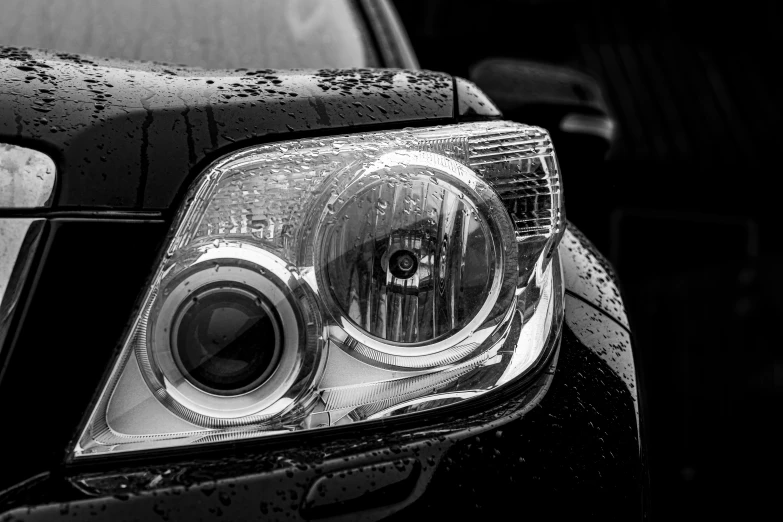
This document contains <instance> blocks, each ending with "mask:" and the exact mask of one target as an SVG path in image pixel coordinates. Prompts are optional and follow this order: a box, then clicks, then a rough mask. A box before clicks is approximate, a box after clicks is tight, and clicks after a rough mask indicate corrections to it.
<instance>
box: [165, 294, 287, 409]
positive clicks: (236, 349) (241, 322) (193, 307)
mask: <svg viewBox="0 0 783 522" xmlns="http://www.w3.org/2000/svg"><path fill="white" fill-rule="evenodd" d="M194 294H195V295H193V296H192V297H191V298H190V299H188V300H187V301H185V302H184V303H183V304H182V306H181V307H180V310H179V313H178V314H177V318H176V319H175V322H174V327H173V328H172V339H171V348H172V352H173V355H174V361H175V362H176V364H177V366H178V367H179V369H180V370H181V371H182V374H183V375H184V376H185V378H186V379H187V380H188V381H190V382H191V383H192V384H193V385H195V386H197V387H199V388H201V389H202V390H204V391H206V392H209V393H214V394H217V395H239V394H241V393H245V392H247V391H250V390H252V389H254V388H257V387H258V386H260V385H261V384H262V383H263V382H264V381H266V379H268V378H269V376H270V375H271V374H272V372H274V370H275V368H276V367H277V364H278V363H279V362H280V355H281V351H282V346H283V331H282V327H281V325H280V318H279V317H278V314H277V313H276V312H275V311H274V307H273V306H272V304H271V303H270V302H269V300H268V299H267V298H265V297H264V296H263V295H261V294H260V293H258V292H257V291H255V290H254V289H252V288H249V287H247V286H246V285H242V284H217V285H213V286H207V287H202V288H200V289H198V291H197V292H194Z"/></svg>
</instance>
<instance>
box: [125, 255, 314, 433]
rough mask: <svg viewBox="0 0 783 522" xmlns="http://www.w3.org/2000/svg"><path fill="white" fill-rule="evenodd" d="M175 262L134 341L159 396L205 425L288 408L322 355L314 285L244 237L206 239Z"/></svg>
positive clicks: (259, 417) (245, 420)
mask: <svg viewBox="0 0 783 522" xmlns="http://www.w3.org/2000/svg"><path fill="white" fill-rule="evenodd" d="M170 263H171V266H172V267H173V268H172V270H171V271H170V272H169V273H168V274H167V275H166V276H163V278H162V279H161V282H160V290H159V292H158V293H157V295H156V296H155V298H154V300H153V301H152V303H151V305H150V309H149V320H148V323H143V327H142V329H141V332H142V335H140V336H139V337H138V339H137V349H136V358H137V360H138V362H139V367H140V369H141V371H142V375H143V377H144V379H145V380H146V381H147V384H148V385H149V386H150V387H151V389H152V390H153V392H154V394H155V396H156V397H157V399H158V400H159V401H160V402H161V403H163V405H164V406H166V407H167V408H169V409H170V410H172V411H173V412H175V413H176V414H177V415H179V416H180V417H182V418H184V419H185V420H187V421H188V422H191V423H193V424H197V425H200V426H206V427H217V426H238V425H247V424H252V423H257V422H262V421H265V420H266V419H270V418H273V417H280V416H281V415H285V414H286V412H288V411H289V410H290V409H291V408H292V407H293V405H295V404H296V401H297V399H298V397H299V396H300V395H301V394H303V393H307V391H308V390H309V389H310V387H311V386H312V382H313V381H314V380H315V379H316V378H317V377H318V375H320V372H321V371H322V370H323V364H324V362H325V359H324V358H323V357H322V347H323V345H322V342H321V340H320V338H319V336H318V332H319V331H320V330H319V328H320V326H319V325H320V319H319V316H318V313H317V311H316V306H317V305H316V304H315V299H314V296H313V295H312V293H311V291H310V290H309V289H308V288H307V286H306V285H305V284H303V283H302V281H301V280H300V279H299V277H298V275H297V274H295V273H293V272H291V271H290V270H289V269H288V264H287V263H285V262H284V261H283V260H281V259H280V258H279V257H277V256H276V255H274V254H272V253H270V252H268V251H266V250H263V249H260V248H257V247H255V246H253V245H251V244H247V243H244V242H239V241H224V242H221V241H214V240H212V241H204V242H203V243H200V244H198V245H196V246H194V247H193V248H192V249H190V250H188V251H185V252H183V253H182V255H181V256H178V257H176V258H172V259H171V261H170Z"/></svg>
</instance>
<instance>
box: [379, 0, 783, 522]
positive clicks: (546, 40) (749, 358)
mask: <svg viewBox="0 0 783 522" xmlns="http://www.w3.org/2000/svg"><path fill="white" fill-rule="evenodd" d="M394 3H395V6H396V7H397V10H398V12H399V14H400V17H401V19H402V22H403V25H405V27H406V29H407V31H408V34H409V37H410V39H411V42H412V44H413V47H414V49H415V51H416V53H417V55H418V58H419V61H420V63H421V66H422V67H423V68H425V69H432V70H439V71H446V72H450V73H452V74H456V75H458V76H462V77H465V78H470V79H472V80H473V81H475V82H476V83H478V84H479V85H480V86H482V87H483V85H482V81H483V80H484V79H485V77H486V76H487V75H488V74H489V75H492V74H495V75H496V76H497V74H501V75H502V74H504V70H501V71H500V72H498V68H497V66H495V68H494V69H493V68H492V67H489V69H490V71H489V73H488V72H487V70H488V69H487V63H488V61H489V63H495V65H497V61H495V62H492V60H493V59H495V58H505V59H512V60H505V61H504V62H503V63H505V64H506V65H505V67H506V68H505V72H508V70H509V68H511V69H513V68H514V67H517V69H520V68H521V69H520V70H522V69H524V68H525V67H530V63H545V64H552V65H557V66H565V67H569V68H572V69H573V70H575V71H579V72H581V73H586V74H587V75H589V77H591V78H593V79H594V81H595V82H596V85H599V86H600V88H601V89H602V91H603V98H604V101H605V107H606V110H607V112H608V114H609V115H610V117H611V118H612V119H613V120H614V122H615V125H616V126H615V129H614V133H613V135H614V137H613V144H612V146H611V149H609V150H608V151H606V150H605V149H601V148H600V147H598V146H592V145H596V143H598V142H595V143H593V144H592V145H590V146H587V145H585V146H583V147H582V148H581V149H580V147H579V145H578V144H577V145H574V146H571V145H569V144H568V142H567V140H568V137H567V136H566V137H565V138H561V140H560V141H558V140H557V138H556V139H555V141H554V143H555V147H557V150H558V153H559V155H560V157H561V166H562V170H563V178H564V186H565V198H566V209H567V212H568V218H569V219H570V220H571V221H572V222H573V223H574V224H575V225H576V226H577V227H579V228H580V229H582V230H583V231H584V232H585V233H586V234H587V235H588V237H590V238H591V239H592V240H593V242H594V243H595V244H596V245H597V246H598V248H599V249H600V250H601V251H602V252H603V253H604V254H605V255H606V256H607V257H608V258H609V259H610V260H611V261H612V263H613V264H614V266H615V267H616V269H617V271H618V273H619V276H620V279H621V283H622V287H623V292H624V297H625V300H626V304H627V307H628V310H629V315H630V317H631V322H632V323H631V324H632V328H633V330H634V334H635V338H636V339H635V340H636V345H637V357H638V360H637V365H638V366H640V369H641V371H642V373H643V375H642V378H643V386H644V392H645V394H646V395H645V397H646V424H647V433H648V455H649V457H648V458H649V464H650V471H651V483H652V504H653V511H652V513H653V517H654V518H656V519H659V520H687V519H692V518H697V519H725V518H728V517H730V516H731V517H734V516H741V517H742V518H747V517H750V516H753V515H757V516H761V515H764V514H768V513H772V512H767V511H766V510H768V509H770V508H772V507H774V506H776V504H777V503H776V502H775V503H773V499H774V498H775V495H774V494H775V493H777V492H778V491H779V485H780V479H779V478H778V477H779V470H780V462H781V461H780V444H779V440H780V429H779V428H778V425H779V424H781V423H780V417H781V415H780V412H781V408H780V406H779V405H780V388H781V386H780V383H781V362H782V361H781V349H780V348H781V346H783V341H781V334H780V333H779V330H778V329H779V327H780V326H779V325H780V324H781V321H783V293H781V291H782V290H783V241H781V239H783V237H781V231H780V225H781V219H780V217H779V213H780V207H781V204H780V202H779V199H780V194H781V192H780V190H781V189H779V187H781V186H783V184H781V183H779V182H778V179H779V178H780V177H781V175H783V172H782V169H781V167H780V163H779V161H774V160H776V159H777V156H778V151H779V149H780V147H781V132H780V131H779V129H780V125H781V119H780V116H781V105H782V103H781V98H782V97H783V92H781V89H780V85H781V83H780V77H781V72H780V61H781V59H780V49H783V42H781V34H783V24H782V22H783V16H782V15H781V5H780V4H779V3H777V2H760V1H757V0H749V1H745V2H741V3H735V4H718V3H715V2H688V1H667V0H644V1H638V2H617V1H612V0H601V1H599V0H584V1H576V0H535V1H534V0H527V1H491V0H484V1H481V2H476V1H468V0H431V1H429V2H421V1H418V0H395V2H394ZM509 64H511V65H509ZM490 83H491V82H490ZM512 83H513V82H512ZM577 83H578V82H577ZM573 90H574V91H575V92H574V93H573V94H574V96H575V97H576V98H575V99H577V100H578V99H583V100H584V99H587V98H589V96H586V95H585V93H580V92H579V90H580V89H579V88H575V89H573ZM487 92H489V93H490V95H491V96H492V95H495V96H498V97H502V95H503V93H502V92H500V93H493V92H490V89H489V88H488V89H487ZM496 101H498V102H499V104H500V105H501V108H502V109H504V113H505V115H506V116H507V117H509V116H510V115H512V116H513V119H515V120H519V121H524V122H525V123H535V124H539V125H542V126H547V125H550V124H552V125H557V123H549V122H547V123H542V122H544V121H545V120H546V118H547V115H546V114H545V113H546V110H544V111H543V112H542V108H541V107H542V103H538V102H540V100H538V102H537V101H536V100H533V101H531V102H530V103H527V104H524V103H522V104H519V103H517V104H516V105H515V104H514V101H513V100H504V101H503V103H500V100H497V99H496ZM561 102H562V100H561ZM563 103H565V102H563ZM585 105H586V106H589V105H590V104H589V103H587V104H585ZM585 110H586V111H587V113H588V115H590V114H592V113H595V112H596V111H595V108H594V107H587V108H586V109H585ZM590 111H592V113H590ZM550 112H551V111H550ZM572 112H573V111H572ZM599 112H600V111H599ZM550 116H551V114H550ZM559 117H560V116H558V118H559ZM560 130H562V129H560ZM599 130H600V129H599ZM550 131H553V135H554V134H555V133H558V132H559V130H558V129H552V128H550ZM604 131H605V129H604ZM560 134H561V135H564V133H562V132H560ZM565 134H567V133H565ZM593 134H594V136H597V135H599V134H601V132H593ZM604 134H606V132H604ZM598 141H600V140H598ZM585 143H588V142H585ZM591 150H592V151H595V150H598V151H599V152H600V154H599V156H600V157H594V156H595V152H592V153H591V152H590V151H591ZM604 152H606V156H605V158H604V157H603V155H604ZM591 154H592V156H591Z"/></svg>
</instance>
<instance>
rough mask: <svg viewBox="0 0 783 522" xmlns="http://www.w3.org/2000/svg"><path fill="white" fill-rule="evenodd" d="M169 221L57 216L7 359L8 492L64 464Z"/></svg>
mask: <svg viewBox="0 0 783 522" xmlns="http://www.w3.org/2000/svg"><path fill="white" fill-rule="evenodd" d="M167 230H168V226H167V225H166V224H165V222H163V221H162V220H156V221H155V220H149V219H143V220H130V219H125V220H106V219H104V220H86V219H73V218H71V219H66V218H63V219H52V220H50V221H49V223H48V226H47V229H46V230H45V237H44V238H42V241H41V243H42V244H41V246H42V247H43V252H42V255H41V258H42V259H44V260H45V262H44V263H39V264H38V269H37V270H36V272H34V273H31V275H30V277H31V280H30V281H28V284H27V287H26V292H25V293H26V295H27V300H26V301H24V302H22V303H20V305H21V307H22V310H21V314H20V316H21V317H19V318H18V322H19V325H20V328H19V329H18V330H17V331H16V335H15V336H14V337H11V338H9V339H7V341H9V343H8V344H7V345H6V346H5V347H4V349H3V356H4V360H2V361H0V365H1V366H0V368H2V372H1V374H2V375H1V376H0V377H1V380H0V411H3V415H4V419H6V421H4V422H3V426H4V429H2V430H0V444H2V446H3V447H6V448H9V452H7V453H6V454H5V455H3V457H2V466H0V468H1V469H2V471H1V472H0V491H2V490H4V489H6V488H7V487H9V486H12V485H13V484H15V483H17V482H20V481H22V480H25V479H27V478H28V477H31V476H33V475H36V474H38V473H41V472H47V471H49V470H51V469H52V468H54V467H56V466H57V465H58V464H59V463H60V462H61V461H62V459H63V455H64V454H63V452H64V450H65V447H66V446H67V444H68V443H69V441H70V439H71V437H72V436H73V433H74V431H75V430H76V429H77V427H78V424H79V423H80V422H81V419H82V417H83V415H84V412H85V410H86V407H87V405H88V404H89V403H90V401H91V400H92V397H93V395H94V394H95V391H96V390H97V389H98V386H99V383H100V381H101V377H102V375H103V374H104V372H105V371H106V368H107V366H108V364H109V362H110V361H111V359H112V357H113V354H114V349H115V347H116V346H117V343H118V341H119V339H120V335H121V332H122V331H123V330H124V329H125V327H126V324H127V323H128V321H129V320H130V318H131V316H132V315H131V314H132V311H133V304H134V301H135V300H136V299H137V296H138V294H139V289H140V288H143V287H144V284H145V282H146V278H147V277H148V274H149V271H150V267H152V266H153V262H154V260H155V258H156V256H157V254H158V251H159V250H160V248H161V246H162V241H163V238H164V237H165V234H166V232H167Z"/></svg>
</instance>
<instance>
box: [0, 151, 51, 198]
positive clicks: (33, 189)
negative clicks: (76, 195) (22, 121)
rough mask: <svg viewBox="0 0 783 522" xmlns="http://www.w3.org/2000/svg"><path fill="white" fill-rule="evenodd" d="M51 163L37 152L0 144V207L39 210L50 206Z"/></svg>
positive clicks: (42, 154) (48, 158) (45, 156)
mask: <svg viewBox="0 0 783 522" xmlns="http://www.w3.org/2000/svg"><path fill="white" fill-rule="evenodd" d="M55 178H56V169H55V166H54V161H52V159H51V158H50V157H49V156H47V155H46V154H44V153H42V152H38V151H37V150H32V149H27V148H25V147H19V146H18V145H8V144H7V143H0V208H41V207H49V206H51V204H52V196H53V195H54V181H55Z"/></svg>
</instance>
